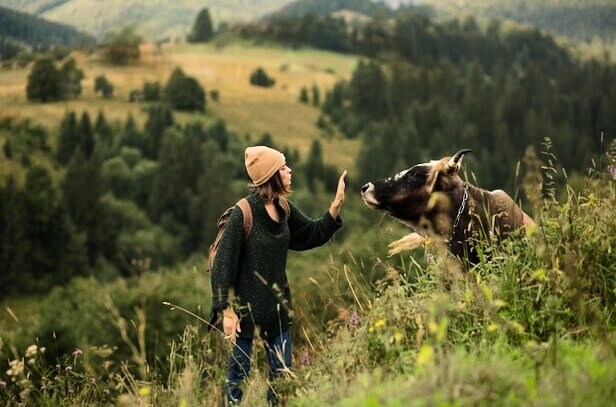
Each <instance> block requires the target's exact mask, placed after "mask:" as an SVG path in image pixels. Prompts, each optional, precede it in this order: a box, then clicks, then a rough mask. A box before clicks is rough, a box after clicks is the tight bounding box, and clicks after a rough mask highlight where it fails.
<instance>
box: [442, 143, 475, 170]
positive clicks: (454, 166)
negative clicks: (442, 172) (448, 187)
mask: <svg viewBox="0 0 616 407" xmlns="http://www.w3.org/2000/svg"><path fill="white" fill-rule="evenodd" d="M471 151H473V150H471V149H468V148H465V149H463V150H460V151H458V152H457V153H455V154H454V155H453V157H451V158H450V159H449V162H448V163H447V171H448V172H450V173H451V172H454V171H458V170H459V169H460V165H461V164H462V162H461V161H460V160H461V159H462V157H464V154H466V153H470V152H471Z"/></svg>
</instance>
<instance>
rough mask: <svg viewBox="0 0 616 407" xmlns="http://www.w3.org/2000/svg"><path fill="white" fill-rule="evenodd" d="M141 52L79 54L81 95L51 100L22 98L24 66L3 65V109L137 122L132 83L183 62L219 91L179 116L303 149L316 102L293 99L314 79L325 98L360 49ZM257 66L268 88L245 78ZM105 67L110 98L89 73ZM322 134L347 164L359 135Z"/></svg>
mask: <svg viewBox="0 0 616 407" xmlns="http://www.w3.org/2000/svg"><path fill="white" fill-rule="evenodd" d="M142 55H143V57H142V59H141V61H140V62H139V63H138V64H136V65H132V66H127V67H114V66H109V65H105V64H103V63H101V62H100V61H99V60H98V58H97V56H96V55H95V54H94V55H85V54H76V55H75V59H76V61H77V64H78V66H79V67H80V68H81V69H83V71H84V73H85V79H84V80H83V82H82V89H83V91H82V95H81V97H80V98H78V99H77V100H71V101H66V102H57V103H49V104H32V103H29V102H28V101H27V100H26V95H25V88H26V84H27V77H28V74H29V68H25V69H18V70H3V71H0V111H2V116H10V117H14V118H17V119H20V118H29V119H31V120H33V121H34V122H36V123H38V124H41V125H44V126H49V125H50V124H51V127H52V128H53V127H55V124H56V123H59V122H60V120H61V118H62V116H63V115H64V114H65V112H66V111H69V110H73V111H77V112H83V111H88V112H90V115H91V117H96V114H97V113H98V111H100V110H102V111H103V112H104V113H105V116H106V117H107V118H108V120H110V121H114V120H120V121H124V120H125V119H126V117H127V116H128V115H129V114H131V115H133V117H134V118H135V120H136V121H137V124H138V125H140V126H141V125H142V124H143V122H144V120H145V112H144V105H143V104H135V103H129V102H128V95H129V93H130V91H131V90H132V89H141V88H142V86H143V83H144V82H146V81H148V82H160V83H161V85H163V86H164V84H165V83H166V82H167V80H168V79H169V76H170V75H171V72H172V71H173V69H175V68H176V67H181V68H182V69H183V70H184V72H185V73H186V74H188V75H191V76H194V77H195V78H197V79H198V80H199V82H200V83H201V85H202V86H203V87H204V88H205V90H206V91H207V92H209V91H211V90H218V91H219V94H220V99H219V101H218V102H214V101H212V100H211V99H210V100H208V106H207V109H206V113H205V114H203V115H193V114H182V113H176V117H177V120H178V121H179V122H180V123H185V122H187V121H190V120H194V119H198V120H202V121H204V122H206V123H208V122H209V121H212V120H213V119H214V118H216V117H221V118H223V119H224V120H225V121H226V122H227V125H228V126H229V127H230V129H232V130H234V131H236V132H238V133H239V134H241V135H245V134H247V135H249V136H250V137H251V138H252V139H253V140H256V139H258V138H259V137H260V136H261V135H262V134H263V133H266V132H267V133H270V134H271V135H272V137H273V139H274V141H275V142H276V143H277V144H278V145H281V146H289V147H292V148H297V149H298V150H299V152H300V154H301V155H302V157H305V155H306V153H307V152H308V150H309V148H310V144H311V142H312V140H313V139H315V138H317V137H320V131H319V129H318V128H317V127H316V121H317V119H318V116H319V110H318V108H316V107H313V106H311V105H305V104H301V103H299V102H298V98H299V94H300V89H301V87H302V86H306V87H308V88H310V87H312V85H313V84H316V85H317V86H318V87H319V88H320V89H321V99H323V97H324V96H325V91H326V90H327V89H329V88H330V87H331V86H332V85H333V84H334V83H335V81H336V80H339V79H340V78H349V77H350V75H351V72H352V70H353V69H354V67H355V65H356V63H357V57H354V56H345V55H340V54H335V53H330V52H326V51H316V50H290V49H287V48H282V47H267V46H266V47H254V46H251V45H249V44H242V43H234V44H231V45H228V46H223V47H217V46H215V45H177V46H167V47H164V48H162V49H157V48H156V47H155V46H151V45H149V46H148V45H146V46H143V47H142ZM259 66H260V67H263V68H264V69H265V70H266V71H267V72H268V73H269V75H270V76H272V77H273V78H274V79H276V85H275V86H274V87H273V88H269V89H264V88H258V87H255V86H252V85H250V83H249V78H250V74H251V73H252V71H254V70H255V69H256V68H257V67H259ZM102 74H104V75H105V76H106V77H107V79H108V80H109V81H110V82H111V83H112V84H113V86H114V97H113V99H111V100H103V99H102V98H100V97H99V96H97V95H96V94H95V93H94V79H95V78H96V77H97V76H99V75H102ZM320 141H321V142H322V143H323V147H324V159H325V161H326V162H327V163H330V164H335V165H336V166H338V168H349V169H350V170H352V168H353V165H354V159H355V156H356V153H357V151H358V149H359V146H358V142H357V141H349V140H346V139H343V138H342V137H333V138H323V137H320Z"/></svg>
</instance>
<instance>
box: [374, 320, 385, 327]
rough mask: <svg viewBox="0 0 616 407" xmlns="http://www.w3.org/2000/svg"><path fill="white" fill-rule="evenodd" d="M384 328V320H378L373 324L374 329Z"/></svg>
mask: <svg viewBox="0 0 616 407" xmlns="http://www.w3.org/2000/svg"><path fill="white" fill-rule="evenodd" d="M384 326H385V320H383V319H379V320H378V321H376V322H375V323H374V327H375V328H382V327H384Z"/></svg>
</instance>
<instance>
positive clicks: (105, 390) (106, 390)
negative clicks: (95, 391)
mask: <svg viewBox="0 0 616 407" xmlns="http://www.w3.org/2000/svg"><path fill="white" fill-rule="evenodd" d="M103 394H104V395H105V396H108V395H109V389H107V388H105V389H104V390H103Z"/></svg>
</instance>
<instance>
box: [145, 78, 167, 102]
mask: <svg viewBox="0 0 616 407" xmlns="http://www.w3.org/2000/svg"><path fill="white" fill-rule="evenodd" d="M161 93H162V91H161V88H160V83H158V82H145V83H144V84H143V100H145V101H146V102H157V101H159V100H160V97H161Z"/></svg>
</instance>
